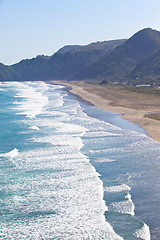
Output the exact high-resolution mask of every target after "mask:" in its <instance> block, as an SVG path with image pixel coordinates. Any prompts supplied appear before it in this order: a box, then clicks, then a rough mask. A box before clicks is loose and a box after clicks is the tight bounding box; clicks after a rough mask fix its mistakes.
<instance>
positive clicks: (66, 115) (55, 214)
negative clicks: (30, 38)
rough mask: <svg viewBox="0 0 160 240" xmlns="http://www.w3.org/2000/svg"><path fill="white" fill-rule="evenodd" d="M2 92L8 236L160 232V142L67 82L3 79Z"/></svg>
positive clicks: (2, 202) (2, 192)
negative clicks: (80, 96) (83, 99)
mask: <svg viewBox="0 0 160 240" xmlns="http://www.w3.org/2000/svg"><path fill="white" fill-rule="evenodd" d="M0 99H1V109H0V113H1V114H0V126H1V133H0V135H1V138H0V163H1V164H0V213H1V215H0V221H1V232H0V234H1V235H0V236H1V238H2V239H127V240H128V239H150V235H151V239H159V238H160V230H159V222H160V221H159V220H160V219H159V218H160V217H159V214H158V213H159V210H160V205H159V200H160V191H159V183H160V176H159V169H160V144H159V143H157V142H155V141H153V140H152V139H151V138H149V137H147V136H146V135H145V132H143V130H142V132H137V128H136V126H135V129H134V128H131V129H134V131H131V130H127V129H129V128H130V126H131V125H129V128H128V127H127V129H122V128H120V125H119V126H118V124H117V123H118V122H120V121H119V120H117V119H115V115H114V114H113V113H109V112H107V113H106V114H105V113H104V112H103V113H102V111H101V114H100V112H99V111H100V110H99V109H97V108H95V107H93V106H87V105H86V104H84V103H81V104H80V103H79V101H78V100H77V99H76V98H75V97H74V96H72V95H70V94H69V93H67V92H66V91H64V89H63V87H61V86H54V85H49V84H45V83H43V82H36V83H31V82H10V83H9V82H6V83H1V85H0ZM87 111H88V115H87ZM89 115H90V116H89ZM93 115H95V117H98V116H102V115H103V119H102V118H101V119H97V118H95V117H93ZM96 115H97V116H96ZM113 115H114V116H113ZM104 116H105V119H104ZM117 117H118V116H117ZM117 117H116V118H117ZM104 120H105V121H104ZM111 123H112V124H111ZM113 123H115V124H117V126H115V125H113ZM123 123H124V122H123ZM123 123H120V124H121V127H123V126H126V124H123ZM122 125H123V126H122ZM123 128H126V127H123ZM138 131H140V129H138Z"/></svg>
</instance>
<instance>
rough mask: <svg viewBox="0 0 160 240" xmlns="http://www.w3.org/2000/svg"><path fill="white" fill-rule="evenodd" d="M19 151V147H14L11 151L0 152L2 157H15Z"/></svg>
mask: <svg viewBox="0 0 160 240" xmlns="http://www.w3.org/2000/svg"><path fill="white" fill-rule="evenodd" d="M18 153H19V150H18V149H17V148H14V149H13V150H11V151H10V152H7V153H4V154H0V157H10V158H14V157H17V155H18Z"/></svg>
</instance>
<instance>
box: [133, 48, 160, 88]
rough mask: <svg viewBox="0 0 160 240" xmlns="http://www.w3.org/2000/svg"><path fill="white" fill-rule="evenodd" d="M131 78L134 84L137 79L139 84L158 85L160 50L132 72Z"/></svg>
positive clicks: (159, 80)
mask: <svg viewBox="0 0 160 240" xmlns="http://www.w3.org/2000/svg"><path fill="white" fill-rule="evenodd" d="M129 78H130V79H131V80H132V82H135V79H136V81H137V82H139V83H149V84H150V83H151V84H153V83H155V84H158V83H159V82H160V50H159V51H158V52H156V53H155V54H153V55H152V56H151V57H149V58H148V59H147V60H145V61H143V62H141V63H140V64H138V65H137V66H136V67H135V68H134V69H133V71H131V73H130V75H129Z"/></svg>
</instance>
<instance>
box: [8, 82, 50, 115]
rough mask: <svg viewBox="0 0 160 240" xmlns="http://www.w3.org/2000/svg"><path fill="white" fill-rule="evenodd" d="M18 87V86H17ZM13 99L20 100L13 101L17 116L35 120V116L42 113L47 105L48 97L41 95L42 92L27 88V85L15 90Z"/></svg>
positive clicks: (24, 84)
mask: <svg viewBox="0 0 160 240" xmlns="http://www.w3.org/2000/svg"><path fill="white" fill-rule="evenodd" d="M18 86H19V85H18ZM17 92H18V93H17V94H16V95H15V96H14V97H15V98H20V101H15V102H14V103H13V104H16V107H15V109H16V110H17V111H18V112H17V114H19V115H26V116H27V117H28V118H35V117H36V115H38V114H40V113H42V111H43V109H44V107H45V106H46V105H47V104H48V97H47V96H45V95H44V94H43V91H40V90H39V89H37V90H36V89H35V88H33V87H31V86H29V85H28V84H27V83H23V84H21V85H20V86H19V87H18V88H17Z"/></svg>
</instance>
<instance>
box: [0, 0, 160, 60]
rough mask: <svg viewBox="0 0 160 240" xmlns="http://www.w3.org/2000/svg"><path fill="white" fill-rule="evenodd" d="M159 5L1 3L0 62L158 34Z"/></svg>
mask: <svg viewBox="0 0 160 240" xmlns="http://www.w3.org/2000/svg"><path fill="white" fill-rule="evenodd" d="M159 12H160V0H0V40H1V41H0V62H2V63H4V64H13V63H17V62H19V61H20V60H21V59H24V58H32V57H35V56H37V55H41V54H44V55H52V54H53V53H54V52H56V51H57V50H58V49H59V48H61V47H63V46H64V45H69V44H81V45H83V44H88V43H91V42H96V41H104V40H111V39H121V38H129V37H131V36H132V35H133V34H134V33H135V32H137V31H139V30H141V29H143V28H145V27H151V28H153V29H157V30H160V13H159Z"/></svg>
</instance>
